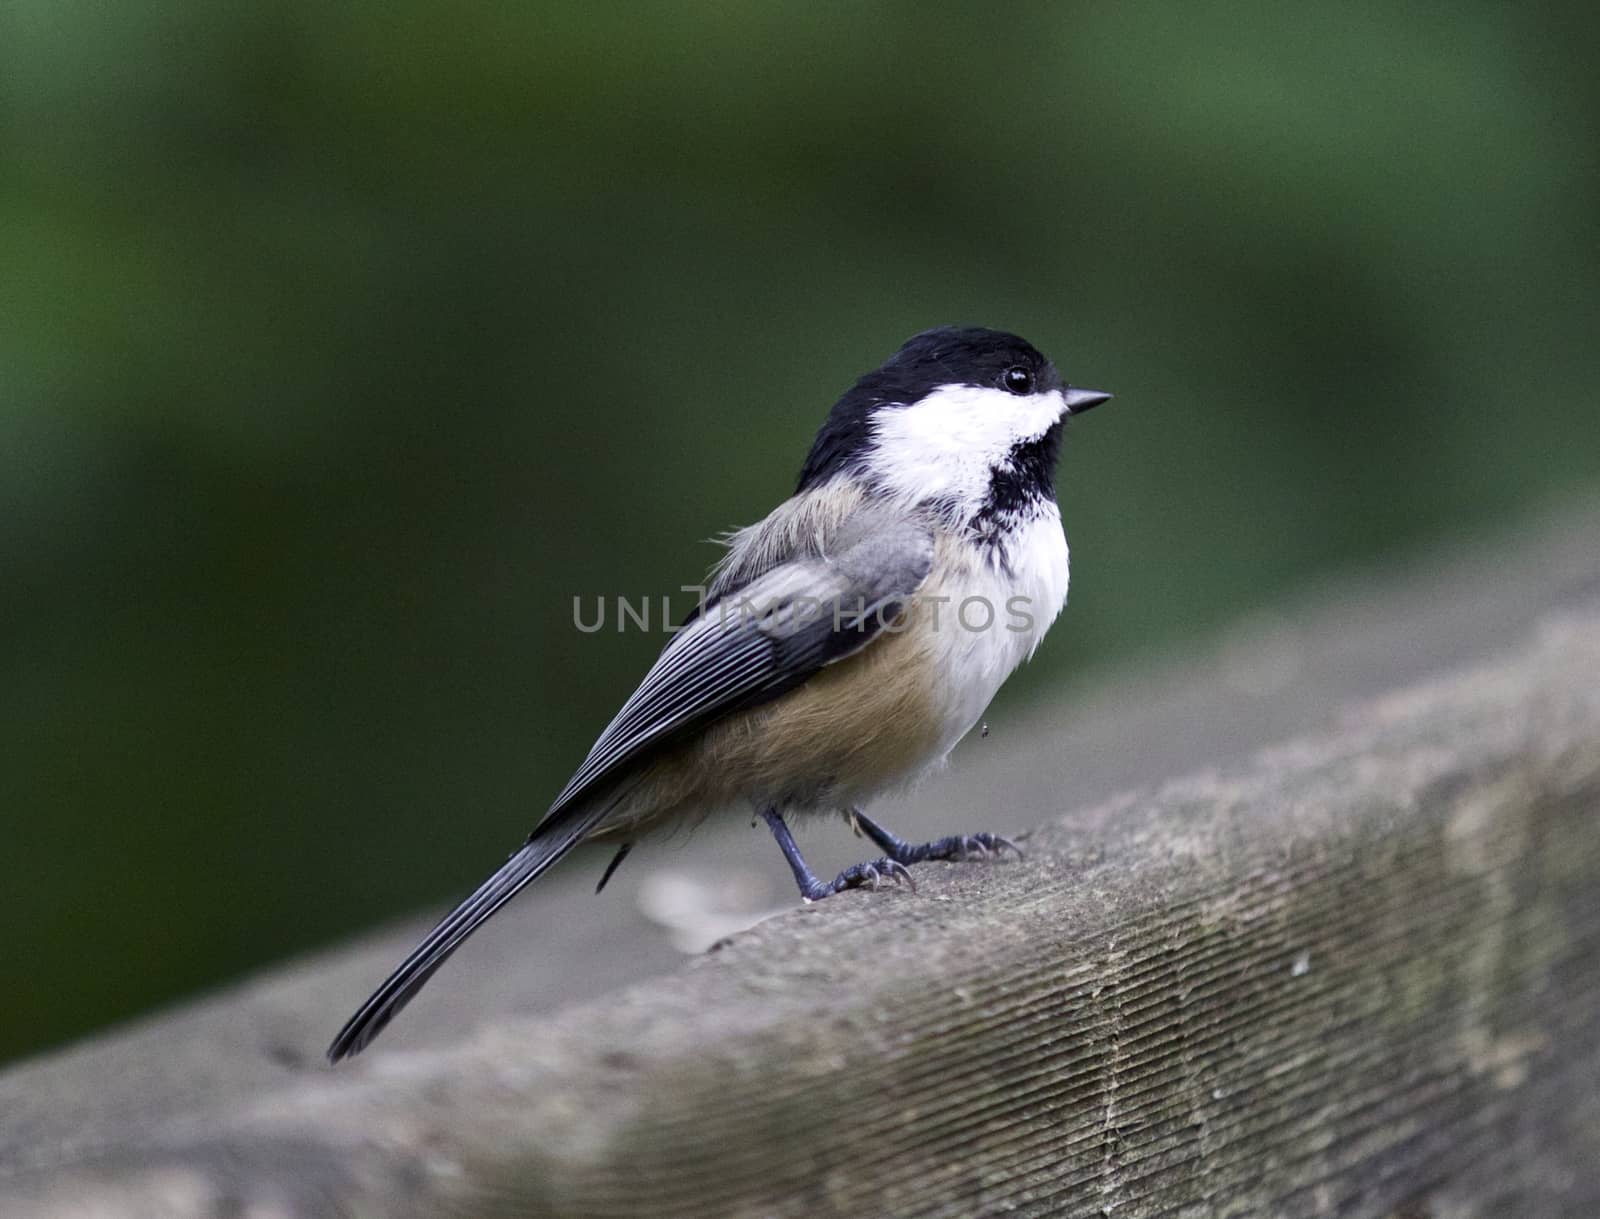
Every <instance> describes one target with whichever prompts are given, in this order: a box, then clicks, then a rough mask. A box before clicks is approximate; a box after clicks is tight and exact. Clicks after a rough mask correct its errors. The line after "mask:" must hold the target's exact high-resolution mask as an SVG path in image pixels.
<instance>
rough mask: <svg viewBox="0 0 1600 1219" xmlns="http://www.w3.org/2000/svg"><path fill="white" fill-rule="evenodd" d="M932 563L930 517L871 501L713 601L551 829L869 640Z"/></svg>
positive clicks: (600, 744) (619, 723)
mask: <svg viewBox="0 0 1600 1219" xmlns="http://www.w3.org/2000/svg"><path fill="white" fill-rule="evenodd" d="M932 563H933V533H932V531H931V529H930V528H929V527H928V526H927V525H926V524H925V523H923V522H920V521H916V520H911V519H907V518H905V517H903V516H900V517H896V516H894V515H893V514H889V513H886V512H884V511H882V510H876V509H864V510H862V511H860V512H857V513H854V514H852V515H851V517H850V518H849V519H847V520H846V521H844V522H843V523H842V524H841V526H840V527H839V528H838V530H837V531H836V532H835V534H834V537H833V539H832V543H831V545H830V546H829V547H828V548H827V550H826V551H825V552H824V553H822V554H819V555H815V556H807V557H801V558H796V559H794V560H792V561H790V562H785V563H779V564H777V565H776V566H774V567H772V568H771V569H770V570H768V571H767V572H766V573H765V574H764V575H762V576H760V577H759V578H757V579H755V580H752V581H750V582H749V583H748V584H746V585H744V586H743V587H742V588H740V589H739V590H738V592H737V593H735V594H732V595H729V596H726V597H724V598H723V599H722V600H720V601H717V602H713V603H711V604H709V605H707V606H706V607H705V608H704V609H703V610H702V612H701V613H700V614H699V616H698V617H696V618H695V619H693V620H692V621H691V622H689V623H688V624H686V625H685V626H684V627H683V628H682V629H681V630H680V631H679V632H678V633H677V634H676V635H675V636H673V638H672V640H671V642H670V643H668V644H667V646H666V647H665V648H664V649H663V650H662V653H661V655H660V657H658V658H657V660H656V662H655V664H654V665H652V666H651V668H650V671H649V672H648V673H646V674H645V677H644V680H643V681H642V682H640V683H639V688H638V689H637V690H635V691H634V692H633V695H632V697H630V698H629V699H628V701H627V702H626V703H624V704H623V706H622V710H620V711H619V712H617V715H616V718H615V719H613V720H612V721H611V723H610V724H609V725H608V726H607V728H606V730H605V731H604V732H602V733H601V734H600V738H599V740H597V741H596V742H595V743H594V748H593V749H591V750H590V751H589V756H588V757H587V758H586V759H585V760H584V763H583V765H582V766H580V767H579V768H578V771H577V773H576V774H575V775H573V776H572V778H571V780H570V781H569V782H568V783H567V785H566V787H565V788H563V789H562V791H561V794H560V795H559V796H557V797H556V800H555V803H554V804H552V805H551V806H550V811H549V812H548V813H546V814H545V819H544V822H543V823H541V825H547V824H549V823H550V821H551V820H552V819H553V818H557V817H558V815H559V814H560V813H561V812H562V811H563V810H566V809H569V808H570V807H571V806H572V805H573V804H574V803H575V802H578V801H580V800H582V799H583V798H584V797H585V796H586V795H588V794H590V793H591V792H593V791H595V790H596V789H598V788H601V787H603V786H605V785H606V784H607V783H608V782H609V781H610V780H611V779H612V778H613V777H615V776H617V775H618V773H619V772H620V771H622V770H623V769H624V768H625V767H626V766H627V765H628V763H630V762H632V761H634V760H635V759H637V758H639V757H640V756H642V755H644V754H645V753H647V752H649V751H651V750H654V749H657V748H659V747H661V746H663V745H665V744H667V743H668V742H670V741H672V740H675V739H678V738H680V737H681V736H682V735H683V734H685V733H687V732H690V731H692V730H694V729H696V728H698V727H701V726H703V725H704V724H706V723H708V722H710V721H711V720H714V719H717V718H719V717H721V716H724V715H727V714H729V713H730V712H733V711H737V710H741V709H744V708H748V707H752V706H756V705H759V704H761V703H764V702H767V701H769V700H771V699H774V698H776V697H778V695H780V694H782V693H784V692H785V691H787V690H792V689H793V688H794V687H796V686H798V685H800V684H801V683H802V682H804V681H805V680H806V679H807V678H809V677H811V676H812V675H813V674H815V673H816V672H817V671H818V670H819V669H821V668H823V667H824V666H826V665H829V664H832V663H834V662H835V661H838V660H842V659H844V658H845V657H847V656H849V655H851V654H853V653H855V652H857V651H859V650H860V649H862V648H864V647H866V646H867V645H868V644H869V643H871V642H872V640H873V639H874V638H876V637H877V636H878V635H879V634H880V633H881V632H882V631H883V630H884V628H885V627H886V626H887V625H890V624H892V623H893V622H894V620H895V618H896V616H897V615H898V614H899V612H900V610H901V609H902V608H904V606H905V605H906V604H907V603H908V602H909V600H910V598H911V596H912V594H913V593H915V592H916V590H917V587H918V586H919V585H920V584H921V583H922V581H923V579H924V577H926V576H927V574H928V569H929V567H930V566H932Z"/></svg>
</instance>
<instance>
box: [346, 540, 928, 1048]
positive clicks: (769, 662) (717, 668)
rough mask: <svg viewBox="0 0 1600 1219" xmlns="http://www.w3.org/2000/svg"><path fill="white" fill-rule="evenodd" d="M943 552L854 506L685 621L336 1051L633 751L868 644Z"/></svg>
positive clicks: (509, 885)
mask: <svg viewBox="0 0 1600 1219" xmlns="http://www.w3.org/2000/svg"><path fill="white" fill-rule="evenodd" d="M932 562H933V536H932V533H931V532H930V531H929V530H928V529H926V528H925V527H923V526H921V525H918V524H915V523H913V522H911V521H907V520H904V519H900V520H896V519H894V518H892V517H889V518H885V517H884V516H883V514H882V513H880V512H871V513H868V512H861V513H852V514H851V515H850V517H849V518H847V519H846V520H845V521H844V523H843V524H842V526H841V527H840V528H839V529H837V530H836V531H834V532H833V533H831V534H830V535H829V539H828V544H827V546H826V547H821V548H818V549H815V550H808V551H807V552H806V553H804V554H803V555H800V556H797V557H795V558H794V559H792V560H791V561H788V562H779V563H777V564H776V565H773V566H770V567H769V568H768V570H767V571H766V572H765V574H763V575H761V576H760V577H758V578H756V579H753V580H751V581H750V582H749V583H748V584H746V585H745V586H744V587H743V588H742V589H741V590H740V592H739V594H738V595H737V597H736V598H732V599H725V600H724V601H723V602H722V603H720V604H714V605H713V606H711V607H710V609H709V611H708V612H706V613H704V614H702V615H701V616H700V617H699V618H697V619H695V620H694V621H693V622H691V623H689V624H688V625H687V626H685V627H684V628H683V629H682V630H681V631H679V632H678V633H677V634H676V635H675V636H673V638H672V641H671V642H670V643H668V644H667V646H666V648H665V649H663V650H662V653H661V656H660V658H659V659H657V661H656V663H655V664H654V665H653V666H652V667H651V669H650V672H649V673H647V674H645V679H644V681H643V682H642V683H641V684H640V686H639V688H638V689H637V690H636V691H634V694H633V697H632V698H630V699H629V700H628V701H627V702H626V703H624V704H623V707H622V710H621V711H620V712H618V713H617V718H616V719H614V720H612V721H611V725H610V727H608V728H607V729H606V730H605V731H604V732H602V733H601V734H600V739H599V740H598V741H596V742H595V745H594V748H593V749H592V750H590V752H589V756H588V758H587V759H586V760H585V761H584V763H583V765H582V766H581V767H579V768H578V773H577V774H575V775H573V776H572V781H571V782H570V783H568V784H567V786H566V788H565V789H564V790H563V791H562V793H561V795H560V796H558V797H557V798H556V802H555V804H553V805H552V806H551V808H550V811H549V813H547V814H546V815H545V817H544V820H543V821H541V822H540V823H539V827H538V828H537V829H536V830H535V831H534V832H533V833H532V834H531V835H529V837H528V840H527V842H525V843H524V844H523V845H522V846H521V847H520V848H518V849H517V850H516V851H515V852H513V853H512V855H511V857H510V858H509V859H507V860H506V862H505V863H503V864H501V865H500V867H499V868H498V869H497V870H496V871H495V873H494V874H493V875H492V876H490V877H489V878H488V879H487V880H485V881H484V882H483V883H482V884H481V885H479V886H478V887H477V889H475V890H474V891H473V892H472V894H471V895H470V896H469V897H467V899H466V900H465V901H463V902H462V903H461V904H460V905H458V906H457V907H456V908H455V909H454V910H452V911H451V912H450V913H449V914H447V915H445V916H444V918H442V919H441V920H440V921H439V923H438V925H437V926H435V927H434V929H433V930H432V931H430V932H429V933H428V935H427V936H426V937H425V938H424V939H423V941H422V942H421V943H420V944H418V945H417V947H416V948H414V949H413V950H412V951H411V953H410V955H409V956H407V957H406V959H405V960H404V961H402V962H401V963H400V965H399V967H398V968H396V969H395V971H394V972H393V973H392V974H390V975H389V977H388V978H387V979H385V980H384V982H383V984H382V985H381V986H379V987H378V989H377V990H375V991H374V992H373V993H372V995H371V997H370V998H368V999H367V1001H366V1002H365V1003H363V1004H362V1005H361V1006H360V1007H359V1008H358V1009H357V1010H356V1013H355V1015H353V1016H351V1017H350V1019H349V1020H348V1021H346V1022H345V1026H344V1028H342V1029H340V1030H339V1035H338V1036H337V1037H335V1038H334V1039H333V1044H332V1045H331V1046H329V1047H328V1057H329V1059H330V1060H332V1061H334V1062H337V1061H338V1060H339V1059H341V1058H345V1057H347V1056H349V1055H351V1054H354V1053H357V1052H358V1051H360V1050H361V1049H362V1048H363V1047H364V1046H366V1045H368V1044H370V1043H371V1041H372V1039H373V1038H374V1037H376V1036H377V1035H378V1034H379V1033H380V1032H382V1031H383V1028H384V1026H385V1025H387V1024H388V1023H389V1021H390V1020H392V1019H394V1016H395V1013H396V1012H398V1011H399V1010H400V1009H401V1008H403V1007H404V1006H405V1005H406V1004H407V1003H409V1002H410V1001H411V999H412V997H413V996H414V995H415V994H416V993H417V991H419V990H420V989H421V988H422V987H423V985H424V984H425V983H426V982H427V981H428V979H429V978H431V977H432V976H433V974H434V972H435V971H436V970H438V969H439V967H440V966H441V965H443V964H444V963H445V961H446V960H447V959H448V958H449V956H450V954H451V953H453V952H454V951H455V950H456V949H457V948H459V947H460V946H461V944H462V943H463V942H464V941H465V940H466V938H467V937H468V936H469V935H471V934H472V933H473V932H474V931H475V930H477V929H478V928H479V927H481V926H482V925H483V924H484V923H485V922H487V921H488V919H489V918H490V917H491V916H492V915H493V914H494V912H495V911H496V910H499V909H500V908H501V907H502V906H504V905H505V904H506V903H507V902H508V901H510V900H511V899H512V898H513V897H515V896H516V895H517V894H518V893H519V892H521V891H522V889H524V888H525V887H526V886H528V885H529V884H531V883H532V882H533V881H534V880H536V879H538V878H539V877H540V876H541V875H543V874H544V873H545V872H546V871H548V870H549V869H550V868H551V867H552V866H554V865H555V864H556V863H557V862H558V861H559V860H560V859H561V858H562V856H564V855H566V854H567V852H568V851H570V850H572V848H573V847H574V846H576V845H577V844H578V843H579V842H580V841H582V839H583V837H584V835H585V834H587V833H588V832H589V831H590V830H591V829H593V828H594V827H595V826H596V825H598V824H600V823H601V822H602V821H604V820H605V817H606V815H607V814H608V813H609V812H610V810H611V809H612V807H613V806H614V805H615V804H616V803H617V802H618V801H620V800H622V799H625V798H626V796H627V794H628V791H629V790H630V787H631V785H632V784H633V783H635V782H637V781H638V779H639V773H638V772H637V771H635V770H630V769H629V763H631V762H633V761H634V760H635V759H637V758H640V757H641V756H643V755H645V754H646V753H647V752H648V751H650V750H652V749H655V748H658V747H660V746H661V745H664V744H666V743H667V742H668V741H670V740H672V739H674V738H675V737H678V736H680V735H681V734H683V733H685V732H689V731H692V730H693V729H694V728H696V727H698V726H700V725H702V724H705V723H707V722H708V721H710V720H713V719H715V718H716V717H718V716H720V715H726V714H728V713H729V712H730V711H733V710H735V709H737V708H740V707H750V706H754V705H756V704H758V703H761V702H764V701H766V700H767V699H771V698H776V697H777V696H778V695H779V694H782V693H783V692H784V691H785V690H790V689H793V688H794V687H795V686H798V685H799V684H800V683H801V682H803V681H805V680H806V678H808V677H810V676H811V675H812V674H814V673H816V672H817V670H819V669H821V668H822V667H823V666H824V665H827V664H831V663H832V662H833V661H836V660H841V659H843V658H844V657H846V656H849V655H850V654H851V653H853V652H856V651H859V650H860V649H861V648H864V647H866V646H867V645H868V644H869V643H871V642H872V640H873V638H874V637H875V636H876V635H878V634H879V633H880V632H881V631H882V630H883V629H884V628H885V626H887V625H888V624H890V623H892V622H894V620H895V618H896V616H897V615H898V613H899V611H900V608H901V607H902V606H903V605H905V604H906V603H907V602H908V601H909V599H910V597H911V595H912V594H913V593H914V592H915V591H916V589H917V586H918V585H919V584H921V583H922V580H923V578H924V577H925V576H926V575H927V574H928V568H929V567H930V566H931V565H932ZM730 600H731V601H732V604H730V603H729V602H730Z"/></svg>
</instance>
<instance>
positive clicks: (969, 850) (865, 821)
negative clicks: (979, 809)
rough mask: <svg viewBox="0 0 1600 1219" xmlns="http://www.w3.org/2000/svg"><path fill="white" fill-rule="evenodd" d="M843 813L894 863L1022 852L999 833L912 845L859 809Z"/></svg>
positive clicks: (964, 835)
mask: <svg viewBox="0 0 1600 1219" xmlns="http://www.w3.org/2000/svg"><path fill="white" fill-rule="evenodd" d="M845 816H846V817H848V818H849V820H850V824H851V825H853V826H855V827H856V828H857V829H859V830H860V831H861V832H862V833H864V834H865V835H866V836H867V837H868V838H870V839H872V841H873V842H875V843H877V844H878V846H879V848H880V849H882V851H883V853H884V854H885V855H887V856H888V857H889V858H890V859H892V860H894V861H895V862H896V863H902V864H913V863H922V862H923V861H924V860H929V859H971V858H974V857H977V858H979V859H987V858H989V857H990V856H991V855H998V854H1000V853H1001V852H1002V851H1004V850H1006V849H1008V848H1009V849H1010V850H1013V851H1015V852H1016V853H1017V854H1018V855H1021V854H1022V848H1021V847H1019V846H1018V845H1017V844H1016V843H1014V842H1012V841H1011V839H1009V838H1002V837H1001V836H1000V835H999V834H953V835H951V836H950V837H949V838H937V839H935V840H934V841H932V842H924V843H921V844H920V845H917V846H913V845H912V844H911V843H909V842H906V841H905V840H904V839H903V838H897V837H895V835H893V834H891V833H890V832H889V831H888V830H886V829H884V828H883V826H881V825H879V824H878V823H877V822H876V821H874V820H873V819H872V818H871V817H869V816H867V815H866V814H865V813H864V812H862V811H861V810H860V809H859V808H852V809H850V810H849V811H848V812H847V813H846V814H845Z"/></svg>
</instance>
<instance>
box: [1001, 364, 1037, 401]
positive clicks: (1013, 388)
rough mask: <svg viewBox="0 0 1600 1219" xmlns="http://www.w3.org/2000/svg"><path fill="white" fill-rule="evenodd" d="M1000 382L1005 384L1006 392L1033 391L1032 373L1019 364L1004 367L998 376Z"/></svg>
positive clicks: (1027, 392)
mask: <svg viewBox="0 0 1600 1219" xmlns="http://www.w3.org/2000/svg"><path fill="white" fill-rule="evenodd" d="M1000 384H1001V385H1003V386H1005V388H1006V392H1007V393H1012V394H1031V393H1032V392H1033V374H1032V373H1031V372H1029V371H1028V370H1027V369H1026V368H1023V367H1021V366H1020V365H1019V366H1017V367H1015V368H1008V369H1006V371H1005V373H1004V374H1003V375H1002V376H1001V378H1000Z"/></svg>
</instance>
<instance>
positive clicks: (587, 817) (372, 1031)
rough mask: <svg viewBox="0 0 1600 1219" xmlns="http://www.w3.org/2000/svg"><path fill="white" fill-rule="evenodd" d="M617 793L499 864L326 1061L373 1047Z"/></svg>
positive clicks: (357, 1018)
mask: <svg viewBox="0 0 1600 1219" xmlns="http://www.w3.org/2000/svg"><path fill="white" fill-rule="evenodd" d="M619 794H620V793H614V794H613V797H612V799H610V800H603V801H598V802H596V803H595V805H593V806H591V807H589V808H585V809H583V810H582V811H581V812H580V811H579V810H576V809H575V810H572V813H573V814H576V815H570V814H569V815H566V816H561V817H558V818H557V819H556V820H557V821H558V824H549V823H547V824H545V825H542V826H540V827H539V828H538V829H537V830H536V831H534V833H533V835H532V837H530V838H529V839H528V841H527V842H526V843H524V844H523V845H522V846H521V847H520V848H519V849H518V850H517V851H515V852H514V853H513V854H512V855H511V857H510V858H509V859H507V860H506V861H505V863H503V864H501V865H500V867H499V868H498V869H497V870H496V871H495V873H494V875H493V876H491V877H489V879H488V880H486V881H484V882H483V883H482V884H481V885H479V886H478V887H477V889H475V890H474V891H473V893H472V896H471V897H469V898H467V899H466V900H465V901H464V902H462V903H461V904H460V905H459V906H457V907H456V908H455V909H454V910H452V911H451V912H450V913H449V914H447V915H445V916H444V918H442V919H440V920H439V923H438V925H437V926H436V927H434V929H433V930H432V931H430V932H429V933H428V935H427V938H425V939H424V940H423V941H422V943H420V944H418V945H417V946H416V947H415V948H414V949H412V950H411V955H410V956H408V957H406V959H405V960H404V961H402V962H401V963H400V965H399V967H398V968H397V969H396V970H395V971H394V972H393V973H392V974H390V975H389V977H388V979H387V980H385V982H384V983H383V985H382V986H380V987H378V989H377V990H375V991H374V992H373V993H372V997H371V998H369V999H368V1000H367V1001H366V1002H365V1003H363V1004H362V1005H361V1006H360V1007H359V1008H358V1009H357V1010H356V1014H355V1015H353V1016H351V1017H350V1019H349V1020H347V1021H346V1022H345V1026H344V1027H343V1028H342V1029H340V1030H339V1035H338V1036H337V1037H335V1038H334V1039H333V1044H332V1045H330V1046H329V1047H328V1061H329V1062H338V1061H339V1060H340V1059H341V1058H348V1057H350V1056H351V1055H353V1054H359V1053H360V1052H361V1051H362V1050H364V1049H366V1048H367V1046H369V1045H371V1044H372V1041H373V1039H374V1038H375V1037H377V1035H378V1034H379V1033H381V1032H383V1030H384V1028H385V1026H387V1025H388V1023H389V1021H391V1020H393V1019H394V1017H395V1015H396V1013H398V1012H399V1011H400V1009H401V1008H403V1007H404V1006H405V1005H406V1004H407V1003H409V1002H411V1000H412V998H413V997H415V995H416V993H417V992H418V991H419V990H421V989H422V988H423V986H425V985H426V984H427V981H428V979H429V978H431V977H433V975H434V971H435V970H437V969H438V968H439V966H441V965H443V964H444V963H445V961H446V960H447V959H448V958H449V956H450V954H451V953H453V952H454V951H455V950H456V949H457V948H459V947H461V945H462V943H464V942H465V940H466V938H467V937H468V936H469V935H471V934H472V933H473V932H474V931H476V930H477V929H478V928H479V927H481V926H483V924H484V923H485V922H487V921H488V920H489V918H490V916H491V915H493V914H494V913H495V911H497V910H499V909H500V907H501V906H503V905H505V904H506V903H507V902H508V901H510V900H511V899H512V898H513V897H515V896H516V895H517V894H518V893H520V892H522V890H523V889H524V888H526V887H527V886H528V885H530V884H532V883H533V882H534V881H535V880H537V879H538V878H539V877H540V876H542V875H544V873H545V872H547V871H548V870H549V869H550V868H551V867H553V866H554V865H555V864H556V863H558V862H559V861H560V860H561V859H562V858H563V857H564V856H565V855H566V854H567V852H568V851H570V850H572V848H573V847H575V846H577V845H578V843H579V842H581V841H582V840H583V837H584V835H586V834H587V833H588V832H589V831H590V830H591V829H593V828H594V826H595V825H596V824H598V823H599V822H600V821H601V820H602V819H603V818H604V817H605V814H606V813H608V812H609V811H610V810H611V808H612V807H614V805H615V803H616V799H617V795H619Z"/></svg>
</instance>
